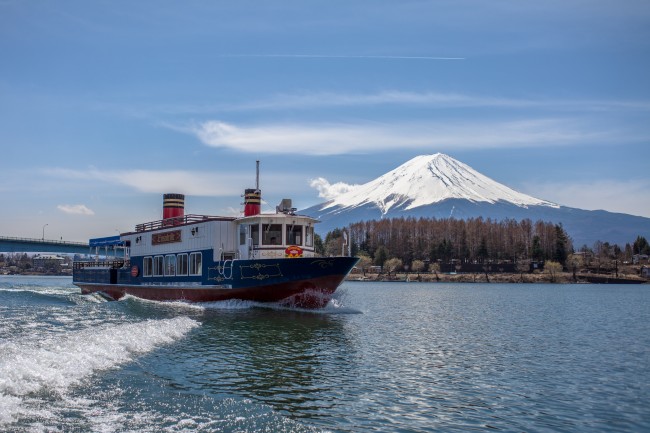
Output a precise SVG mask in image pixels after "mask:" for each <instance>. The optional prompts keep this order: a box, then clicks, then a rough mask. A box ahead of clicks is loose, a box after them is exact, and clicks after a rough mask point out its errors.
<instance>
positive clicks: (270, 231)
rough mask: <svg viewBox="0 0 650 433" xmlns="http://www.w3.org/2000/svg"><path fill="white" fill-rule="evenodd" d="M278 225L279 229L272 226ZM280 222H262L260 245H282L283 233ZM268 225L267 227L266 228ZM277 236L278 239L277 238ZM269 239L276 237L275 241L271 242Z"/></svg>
mask: <svg viewBox="0 0 650 433" xmlns="http://www.w3.org/2000/svg"><path fill="white" fill-rule="evenodd" d="M273 226H279V227H280V228H279V229H276V228H273ZM282 226H283V224H282V223H274V222H269V223H262V245H264V246H278V245H284V242H283V240H284V233H283V230H282ZM267 227H268V228H267ZM278 238H279V239H278ZM271 239H276V242H275V243H271Z"/></svg>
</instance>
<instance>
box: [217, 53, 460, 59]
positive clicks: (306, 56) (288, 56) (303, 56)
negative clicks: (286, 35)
mask: <svg viewBox="0 0 650 433" xmlns="http://www.w3.org/2000/svg"><path fill="white" fill-rule="evenodd" d="M218 57H250V58H284V59H370V60H465V58H464V57H438V56H390V55H386V56H364V55H349V56H346V55H327V54H221V55H219V56H218Z"/></svg>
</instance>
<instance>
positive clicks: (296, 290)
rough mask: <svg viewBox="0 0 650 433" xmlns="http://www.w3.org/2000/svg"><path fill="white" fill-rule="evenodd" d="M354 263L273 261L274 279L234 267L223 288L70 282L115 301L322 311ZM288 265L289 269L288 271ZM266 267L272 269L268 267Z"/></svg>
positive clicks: (345, 260) (348, 260)
mask: <svg viewBox="0 0 650 433" xmlns="http://www.w3.org/2000/svg"><path fill="white" fill-rule="evenodd" d="M300 260H305V266H302V265H300ZM356 261H357V259H356V258H350V257H338V258H329V259H327V263H328V265H327V266H323V265H322V263H318V261H315V260H313V259H312V260H310V261H307V260H306V259H297V260H290V261H286V262H285V261H282V262H281V264H280V265H278V264H277V262H278V261H273V265H272V269H274V270H275V269H278V270H280V272H279V273H278V276H275V275H274V278H270V277H268V274H264V273H259V274H253V277H255V278H253V277H251V274H250V268H258V269H261V268H260V267H258V266H256V265H255V263H253V264H251V263H250V262H244V264H245V266H241V268H240V267H239V266H237V268H238V269H244V271H243V272H241V273H240V272H235V273H234V276H235V277H234V278H232V279H230V280H228V279H224V280H223V281H220V283H222V284H218V285H207V284H197V283H183V282H174V283H171V284H170V283H167V284H165V283H162V282H161V283H155V282H145V283H142V282H141V281H134V283H135V284H129V283H128V282H126V281H125V282H124V283H120V281H119V280H120V279H119V278H118V279H117V280H115V281H114V282H113V283H111V282H109V281H101V278H100V279H99V281H98V279H97V278H93V279H91V281H83V280H84V278H83V275H82V274H81V273H79V274H78V275H77V276H76V278H75V280H74V281H73V282H74V284H75V285H77V286H78V287H80V288H81V292H82V293H83V294H90V293H102V294H103V295H105V296H107V297H109V298H110V299H114V300H118V299H120V298H122V297H124V296H126V295H130V296H135V297H138V298H142V299H148V300H153V301H185V302H215V301H225V300H231V299H238V300H244V301H255V302H268V303H278V304H281V305H286V306H291V307H297V308H322V307H324V306H325V305H326V304H327V303H328V302H329V300H330V299H331V297H332V295H333V294H334V292H335V291H336V289H337V287H338V286H339V285H340V284H341V282H342V281H343V279H344V278H345V277H346V275H347V274H348V272H349V271H350V269H351V268H352V266H354V264H355V263H356ZM314 262H317V263H316V266H313V263H314ZM310 264H312V268H311V270H310V271H305V269H310V268H309V267H308V266H309V265H310ZM288 265H291V267H290V268H289V267H288ZM265 266H266V268H269V267H271V265H269V264H266V265H265ZM278 266H280V267H278ZM300 270H303V271H302V272H301V271H300ZM263 272H268V271H263ZM274 272H275V271H274ZM226 274H227V273H226ZM237 275H239V278H237ZM244 277H248V278H244ZM212 279H213V280H214V278H212Z"/></svg>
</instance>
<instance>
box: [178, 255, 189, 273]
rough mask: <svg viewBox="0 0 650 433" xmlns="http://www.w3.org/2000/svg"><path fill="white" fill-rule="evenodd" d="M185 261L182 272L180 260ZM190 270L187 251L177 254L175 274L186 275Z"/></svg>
mask: <svg viewBox="0 0 650 433" xmlns="http://www.w3.org/2000/svg"><path fill="white" fill-rule="evenodd" d="M183 259H184V262H185V272H183V269H181V268H182V264H181V262H182V261H183ZM189 270H190V260H189V257H188V254H187V253H181V254H178V255H177V257H176V275H188V273H189Z"/></svg>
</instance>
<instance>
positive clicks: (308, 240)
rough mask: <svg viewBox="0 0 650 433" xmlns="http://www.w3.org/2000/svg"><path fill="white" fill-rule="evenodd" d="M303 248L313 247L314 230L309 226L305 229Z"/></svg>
mask: <svg viewBox="0 0 650 433" xmlns="http://www.w3.org/2000/svg"><path fill="white" fill-rule="evenodd" d="M305 246H308V247H313V246H314V228H313V227H311V226H307V227H305Z"/></svg>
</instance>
